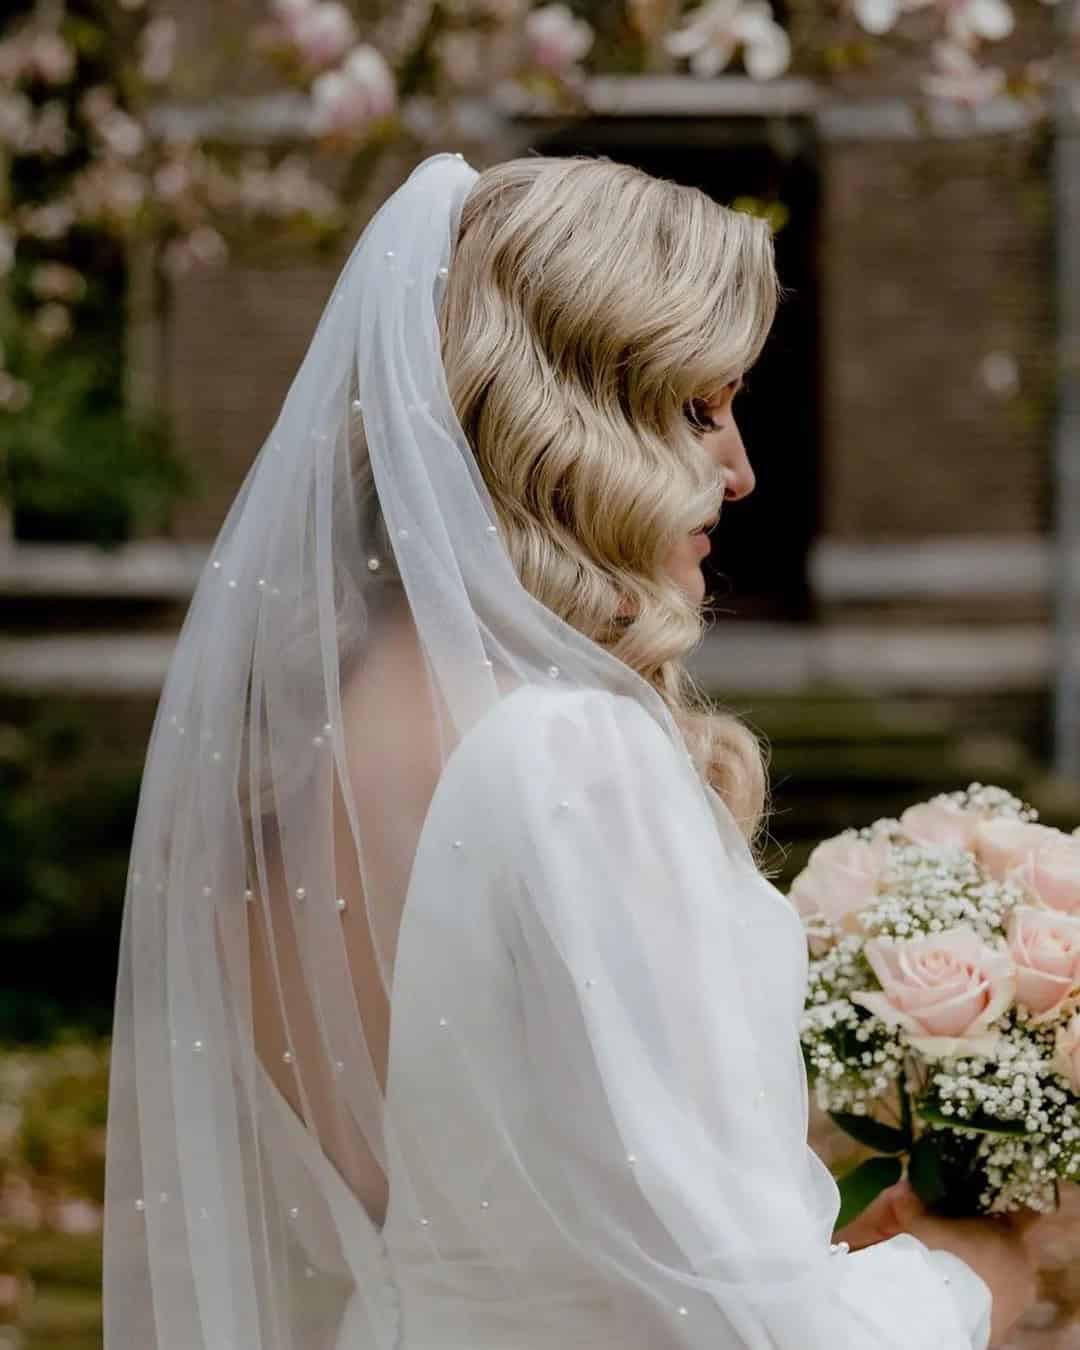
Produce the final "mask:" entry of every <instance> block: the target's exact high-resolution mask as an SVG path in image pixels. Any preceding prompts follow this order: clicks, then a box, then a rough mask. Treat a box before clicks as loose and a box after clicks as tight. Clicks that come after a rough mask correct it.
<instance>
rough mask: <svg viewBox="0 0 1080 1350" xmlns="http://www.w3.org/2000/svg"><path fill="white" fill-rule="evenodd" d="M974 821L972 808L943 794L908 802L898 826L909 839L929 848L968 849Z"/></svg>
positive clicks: (974, 828)
mask: <svg viewBox="0 0 1080 1350" xmlns="http://www.w3.org/2000/svg"><path fill="white" fill-rule="evenodd" d="M978 825H979V817H978V816H977V815H976V814H975V813H974V812H973V811H965V810H964V809H963V808H962V807H959V806H957V805H956V804H955V803H954V802H951V801H949V800H947V799H945V798H935V799H934V800H933V801H929V802H919V803H918V804H917V805H915V806H909V807H908V809H907V810H906V811H905V812H904V814H903V815H902V816H901V817H900V828H901V829H902V830H903V832H904V833H905V834H906V835H907V837H908V838H909V839H910V840H912V842H913V843H916V844H928V845H930V846H931V847H932V848H952V849H970V848H971V846H972V842H973V840H974V837H975V831H976V829H977V828H978Z"/></svg>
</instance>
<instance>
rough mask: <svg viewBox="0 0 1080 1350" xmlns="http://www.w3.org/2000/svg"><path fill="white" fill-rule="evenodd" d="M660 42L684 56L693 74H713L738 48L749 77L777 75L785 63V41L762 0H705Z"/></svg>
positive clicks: (787, 49) (788, 56)
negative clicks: (677, 28)
mask: <svg viewBox="0 0 1080 1350" xmlns="http://www.w3.org/2000/svg"><path fill="white" fill-rule="evenodd" d="M664 45H665V47H666V48H667V50H668V51H669V52H670V53H671V55H672V56H678V57H685V58H687V59H688V60H689V63H690V69H691V71H692V72H693V74H695V75H699V76H702V77H703V78H708V77H710V76H712V75H718V74H719V73H720V71H722V70H725V69H726V68H727V67H728V66H729V65H730V64H731V62H732V60H733V59H734V57H735V54H736V52H737V51H738V50H739V48H740V47H741V48H742V58H743V64H744V65H745V67H746V72H747V74H748V75H750V76H751V77H752V78H753V79H755V80H771V79H774V78H775V77H776V76H778V75H782V74H783V73H784V71H785V70H787V68H788V66H789V65H790V63H791V42H790V40H789V38H788V35H787V33H785V32H784V30H783V28H781V27H780V25H779V24H778V23H777V22H776V20H775V18H774V17H773V11H772V6H771V5H770V4H769V3H768V0H707V3H705V4H703V5H699V6H698V8H697V9H693V10H691V11H690V12H689V13H688V14H687V16H686V22H685V24H684V26H683V27H682V28H680V29H679V30H678V31H676V32H674V33H669V34H668V36H667V37H666V38H665V40H664Z"/></svg>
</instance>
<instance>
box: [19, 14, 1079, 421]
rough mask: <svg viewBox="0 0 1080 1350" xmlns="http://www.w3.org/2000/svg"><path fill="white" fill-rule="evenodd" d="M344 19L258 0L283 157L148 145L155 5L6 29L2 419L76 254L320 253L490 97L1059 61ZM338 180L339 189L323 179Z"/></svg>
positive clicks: (939, 37) (932, 78)
mask: <svg viewBox="0 0 1080 1350" xmlns="http://www.w3.org/2000/svg"><path fill="white" fill-rule="evenodd" d="M1027 3H1028V4H1029V6H1030V7H1031V8H1032V9H1033V10H1034V11H1035V12H1036V13H1037V12H1038V10H1040V9H1044V10H1045V8H1046V7H1045V6H1044V5H1041V4H1040V3H1038V0H1027ZM1058 3H1059V4H1060V5H1062V6H1064V5H1066V4H1073V3H1075V0H1058ZM88 8H89V11H90V13H91V14H97V17H96V18H87V17H86V15H87V11H88ZM359 8H360V7H359V4H357V5H356V6H355V7H353V6H351V5H349V4H347V3H343V2H342V0H269V3H268V5H267V8H266V10H265V16H264V21H263V22H261V23H260V24H258V25H256V26H255V27H253V28H252V30H251V31H250V32H248V33H246V34H245V35H244V36H243V40H244V42H245V43H246V46H247V48H248V49H249V50H251V51H253V52H254V53H255V54H257V56H258V60H259V62H260V63H261V65H262V76H263V77H264V78H263V79H262V86H263V90H264V91H265V89H266V87H267V84H269V87H270V90H271V94H273V93H277V94H279V95H282V96H286V97H287V98H288V99H289V100H291V103H290V106H291V107H292V109H293V112H294V117H293V119H292V123H291V126H292V129H293V131H294V132H295V133H296V134H294V135H292V136H291V137H290V138H288V139H287V143H286V145H285V147H284V148H281V147H280V146H279V147H278V148H277V151H276V153H275V151H274V150H273V149H272V148H271V149H267V148H262V149H246V150H245V149H243V148H242V147H241V148H238V147H237V146H236V145H229V146H226V145H222V144H220V141H221V139H222V138H220V137H215V136H214V135H213V133H212V132H205V133H200V131H199V129H198V127H194V128H193V129H191V130H189V131H186V132H184V133H183V134H179V135H177V134H173V135H162V134H160V132H159V130H157V129H156V123H155V116H156V114H157V113H158V112H159V111H160V108H161V106H162V104H164V103H168V102H169V101H170V99H172V98H173V97H174V90H175V85H176V76H177V75H178V74H182V73H183V72H182V71H178V56H177V49H178V29H177V22H176V19H175V18H174V17H173V16H172V14H171V13H167V12H166V11H165V9H164V7H161V8H160V9H159V8H158V7H156V6H155V4H154V3H153V0H100V3H99V5H98V6H97V9H95V8H94V6H92V5H91V6H89V7H88V6H86V5H81V6H80V7H79V9H78V12H77V13H76V12H75V11H74V10H72V11H69V10H68V9H67V8H66V7H65V5H64V4H63V3H62V0H49V2H48V3H43V2H42V0H38V3H35V4H32V5H31V4H24V6H23V11H24V12H23V13H21V14H20V15H17V16H16V17H13V18H9V19H7V20H6V21H5V31H4V33H3V37H2V40H0V287H2V288H3V291H2V294H0V304H2V306H3V307H2V309H0V339H2V347H0V415H2V414H3V413H4V412H8V413H18V412H20V411H21V410H23V409H25V408H26V407H27V405H28V403H30V402H31V400H33V398H34V397H35V395H36V393H37V391H36V390H35V388H34V376H33V371H34V370H36V369H41V368H42V366H41V362H40V361H37V362H35V359H34V355H35V353H38V354H40V353H41V352H42V351H44V350H51V349H54V348H56V347H57V346H60V345H62V344H63V343H64V342H65V341H67V340H68V339H70V338H71V336H72V335H73V333H75V332H76V331H77V329H78V326H79V323H80V318H81V313H82V307H83V305H84V301H85V296H86V292H87V277H86V276H85V275H84V273H83V271H81V270H80V267H79V266H78V265H77V262H76V261H75V259H76V256H77V250H73V248H72V242H73V240H74V239H76V238H77V237H80V236H82V237H85V236H86V235H87V234H88V233H89V234H94V233H97V234H101V235H104V236H108V237H110V238H114V239H116V240H119V241H120V242H121V244H122V245H126V243H127V242H128V241H131V240H135V239H138V238H143V239H146V240H149V241H150V242H151V243H152V246H153V248H154V252H155V256H156V258H157V259H158V265H159V266H160V268H161V271H162V273H163V274H164V275H165V276H167V277H168V278H169V279H171V280H173V281H175V280H178V279H179V278H181V277H183V276H184V274H185V273H187V272H188V271H189V270H190V269H192V268H193V267H197V266H200V265H207V264H214V263H217V262H220V261H221V260H222V259H223V258H224V257H225V256H226V255H227V252H228V248H229V243H230V240H231V239H232V238H233V237H235V236H236V235H237V233H238V232H239V231H251V230H253V229H254V230H259V231H261V232H262V233H263V234H266V232H267V231H268V230H272V229H276V228H280V229H282V230H284V231H285V232H286V233H287V234H288V235H289V236H290V237H293V238H300V239H302V240H311V241H313V242H317V241H319V240H320V239H323V238H325V237H326V236H327V235H332V234H334V233H335V232H337V231H340V230H342V229H345V228H348V216H347V214H346V212H345V211H344V209H343V205H342V203H343V201H345V200H346V199H347V197H348V192H347V191H346V190H343V185H342V184H343V182H344V188H345V189H347V188H348V187H349V186H350V185H354V184H355V183H356V182H358V181H360V182H362V181H363V177H364V175H365V174H366V173H367V172H369V171H370V166H371V163H372V158H373V156H375V155H377V154H378V152H379V151H380V149H381V148H383V147H385V146H386V145H387V144H389V143H391V142H393V141H400V140H401V139H403V138H405V139H411V140H412V141H414V142H416V144H417V148H427V147H428V146H435V145H437V144H439V143H441V142H442V140H444V139H445V136H446V127H447V125H448V124H447V119H446V116H445V109H446V108H447V107H448V106H449V104H450V103H451V102H452V101H453V100H454V99H456V98H460V97H461V96H463V95H472V96H477V95H479V96H481V97H484V96H486V95H487V94H488V93H489V92H490V90H491V89H492V87H493V85H494V84H495V83H497V82H501V83H504V84H506V85H507V87H510V88H517V89H518V90H519V91H521V92H522V93H523V94H524V95H525V96H527V97H528V98H530V99H532V100H538V101H540V102H541V103H548V104H551V105H554V106H556V107H558V108H560V109H562V110H566V111H570V112H572V111H574V110H575V109H580V110H582V111H587V108H588V78H587V77H588V76H589V75H592V74H608V73H616V74H628V73H634V72H643V73H654V74H655V73H668V74H672V73H683V74H686V75H688V76H690V77H692V78H695V79H699V80H714V79H717V78H719V77H722V76H724V75H727V74H729V73H737V74H742V75H745V76H748V77H750V78H751V79H753V80H758V81H769V80H775V79H777V78H779V77H781V76H783V75H784V74H785V73H786V72H788V71H789V70H795V71H797V72H799V73H802V74H806V75H809V76H811V77H815V78H819V79H820V78H823V77H828V76H829V75H830V74H831V73H835V72H836V71H838V70H841V71H843V70H849V69H850V68H851V67H852V66H853V65H855V66H862V67H864V68H872V67H873V63H874V62H875V61H876V60H877V59H878V57H879V55H882V54H887V53H888V52H889V51H890V50H892V49H898V50H901V51H903V52H904V53H905V54H907V55H910V53H911V51H912V50H914V52H915V56H916V62H915V64H916V69H917V73H916V75H915V77H914V79H913V81H912V87H911V89H910V96H911V97H912V98H913V99H914V100H916V101H919V102H924V101H927V100H929V101H935V100H946V101H949V102H951V103H954V104H963V105H967V106H973V105H977V104H979V103H980V102H982V101H985V100H987V99H989V98H992V97H1006V98H1013V99H1023V100H1026V101H1027V102H1029V103H1038V102H1039V101H1040V100H1041V101H1043V102H1044V103H1045V102H1046V101H1047V95H1048V91H1049V89H1050V88H1051V86H1052V84H1053V80H1054V77H1055V74H1056V71H1057V70H1058V69H1059V67H1060V63H1061V62H1062V61H1063V60H1064V59H1065V58H1067V56H1068V54H1069V53H1068V51H1067V50H1066V48H1067V47H1068V45H1069V44H1068V42H1067V41H1062V40H1060V39H1059V40H1057V41H1054V40H1048V41H1047V42H1045V43H1044V46H1043V49H1042V50H1039V51H1037V52H1036V53H1035V54H1034V55H1032V53H1031V50H1030V49H1031V43H1030V42H1028V43H1026V44H1021V45H1022V46H1023V47H1024V50H1023V52H1020V51H1017V52H1013V50H1012V48H1011V46H1010V39H1011V38H1012V37H1013V35H1014V30H1015V29H1016V28H1017V26H1018V19H1021V20H1022V19H1023V15H1021V14H1018V13H1016V12H1014V10H1013V8H1012V7H1011V5H1010V4H1009V0H831V3H829V4H823V3H820V0H804V3H803V5H802V7H800V6H799V4H797V3H796V4H792V5H789V6H788V7H787V10H786V14H787V27H785V26H783V25H782V24H781V23H780V22H778V20H777V17H776V15H775V14H774V12H773V9H772V7H771V5H770V3H769V0H705V3H703V4H696V5H693V6H690V7H686V6H684V5H683V4H682V3H680V0H622V3H621V7H619V8H617V9H616V11H615V19H614V22H612V21H611V11H610V7H605V8H604V11H603V21H604V22H603V23H601V20H600V16H599V15H598V14H596V13H595V12H594V10H593V9H592V8H591V7H590V6H589V5H587V4H585V3H579V4H577V5H576V6H575V7H573V8H571V7H570V6H569V5H567V4H566V3H563V2H562V0H556V2H555V3H546V4H541V5H534V4H531V3H530V0H407V3H405V4H403V5H389V6H386V8H385V12H383V13H381V14H380V13H373V12H372V11H371V10H370V9H369V10H368V16H367V17H366V18H361V17H360V13H359ZM590 14H593V17H594V18H595V20H596V23H597V25H598V27H597V28H594V26H593V24H592V23H591V22H590V20H589V17H588V16H589V15H590ZM605 25H606V27H605ZM1043 29H1044V31H1049V27H1048V25H1046V24H1045V23H1044V24H1043ZM1055 31H1057V32H1058V33H1062V32H1067V31H1068V25H1064V24H1058V25H1057V26H1056V29H1055ZM265 96H266V95H265V93H264V94H263V97H265ZM342 164H344V165H345V166H346V168H347V170H348V172H346V173H345V174H340V173H338V174H336V175H335V174H334V173H333V172H327V170H328V169H330V170H332V169H333V168H334V166H335V165H337V166H338V167H339V168H340V167H341V165H342ZM335 179H336V185H335V186H333V187H332V186H331V182H333V181H335ZM19 352H22V353H24V356H23V357H21V358H20V357H18V356H17V354H18V353H19Z"/></svg>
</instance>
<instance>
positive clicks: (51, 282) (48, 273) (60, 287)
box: [30, 262, 86, 301]
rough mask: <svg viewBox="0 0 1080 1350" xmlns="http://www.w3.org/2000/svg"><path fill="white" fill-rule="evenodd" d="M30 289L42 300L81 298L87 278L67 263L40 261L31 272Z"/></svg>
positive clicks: (84, 291) (84, 292)
mask: <svg viewBox="0 0 1080 1350" xmlns="http://www.w3.org/2000/svg"><path fill="white" fill-rule="evenodd" d="M30 289H31V290H32V291H33V292H34V294H35V295H36V296H37V297H38V299H40V300H69V301H71V300H81V299H82V297H83V296H84V295H85V294H86V278H85V277H84V276H83V274H82V273H81V272H79V271H77V270H76V269H75V268H74V267H69V266H68V265H67V264H66V263H59V262H47V263H40V264H39V265H38V266H37V267H35V268H34V270H33V272H32V273H31V274H30Z"/></svg>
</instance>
